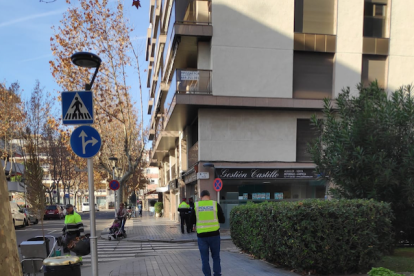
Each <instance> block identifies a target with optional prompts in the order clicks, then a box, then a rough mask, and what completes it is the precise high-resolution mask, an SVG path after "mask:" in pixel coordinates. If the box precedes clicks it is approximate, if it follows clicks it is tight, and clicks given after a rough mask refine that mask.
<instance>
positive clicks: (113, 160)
mask: <svg viewBox="0 0 414 276" xmlns="http://www.w3.org/2000/svg"><path fill="white" fill-rule="evenodd" d="M109 160H110V161H111V163H112V179H113V180H116V179H115V168H116V165H117V163H118V158H116V157H115V156H112V157H109ZM114 193H115V194H114V201H115V202H114V204H115V210H116V206H117V205H116V191H114Z"/></svg>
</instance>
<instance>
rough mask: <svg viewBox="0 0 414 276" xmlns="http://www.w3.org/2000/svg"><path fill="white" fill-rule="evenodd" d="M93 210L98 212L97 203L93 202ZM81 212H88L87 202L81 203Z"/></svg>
mask: <svg viewBox="0 0 414 276" xmlns="http://www.w3.org/2000/svg"><path fill="white" fill-rule="evenodd" d="M95 211H98V212H99V208H98V205H96V204H95ZM83 212H89V202H84V203H82V213H83Z"/></svg>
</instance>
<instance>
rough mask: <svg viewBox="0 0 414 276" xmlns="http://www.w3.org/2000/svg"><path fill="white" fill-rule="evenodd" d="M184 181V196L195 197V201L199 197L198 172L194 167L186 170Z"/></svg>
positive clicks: (183, 176)
mask: <svg viewBox="0 0 414 276" xmlns="http://www.w3.org/2000/svg"><path fill="white" fill-rule="evenodd" d="M182 179H183V182H184V184H185V188H184V189H185V190H184V191H183V193H182V194H183V197H185V198H187V202H188V199H190V198H193V200H194V201H196V199H197V190H198V189H197V172H196V171H195V169H194V168H192V169H190V170H188V171H186V172H185V173H183V175H182Z"/></svg>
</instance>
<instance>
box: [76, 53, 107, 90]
mask: <svg viewBox="0 0 414 276" xmlns="http://www.w3.org/2000/svg"><path fill="white" fill-rule="evenodd" d="M70 59H71V60H72V63H73V64H75V65H76V66H79V67H83V68H96V69H95V73H94V74H93V76H92V80H91V82H90V83H89V84H88V83H86V84H85V90H88V91H89V90H91V89H92V85H93V82H94V81H95V77H96V75H97V74H98V71H99V67H100V66H101V62H102V60H101V59H100V57H98V56H97V55H95V54H92V53H88V52H77V53H74V54H73V55H72V56H71V57H70Z"/></svg>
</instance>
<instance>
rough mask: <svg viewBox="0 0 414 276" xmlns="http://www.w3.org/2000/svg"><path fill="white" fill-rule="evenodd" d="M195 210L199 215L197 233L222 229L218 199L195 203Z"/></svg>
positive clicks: (197, 215)
mask: <svg viewBox="0 0 414 276" xmlns="http://www.w3.org/2000/svg"><path fill="white" fill-rule="evenodd" d="M195 211H196V217H197V234H201V233H207V232H214V231H217V230H219V229H220V224H219V221H218V218H217V202H216V201H213V200H203V201H199V202H197V203H196V204H195Z"/></svg>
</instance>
